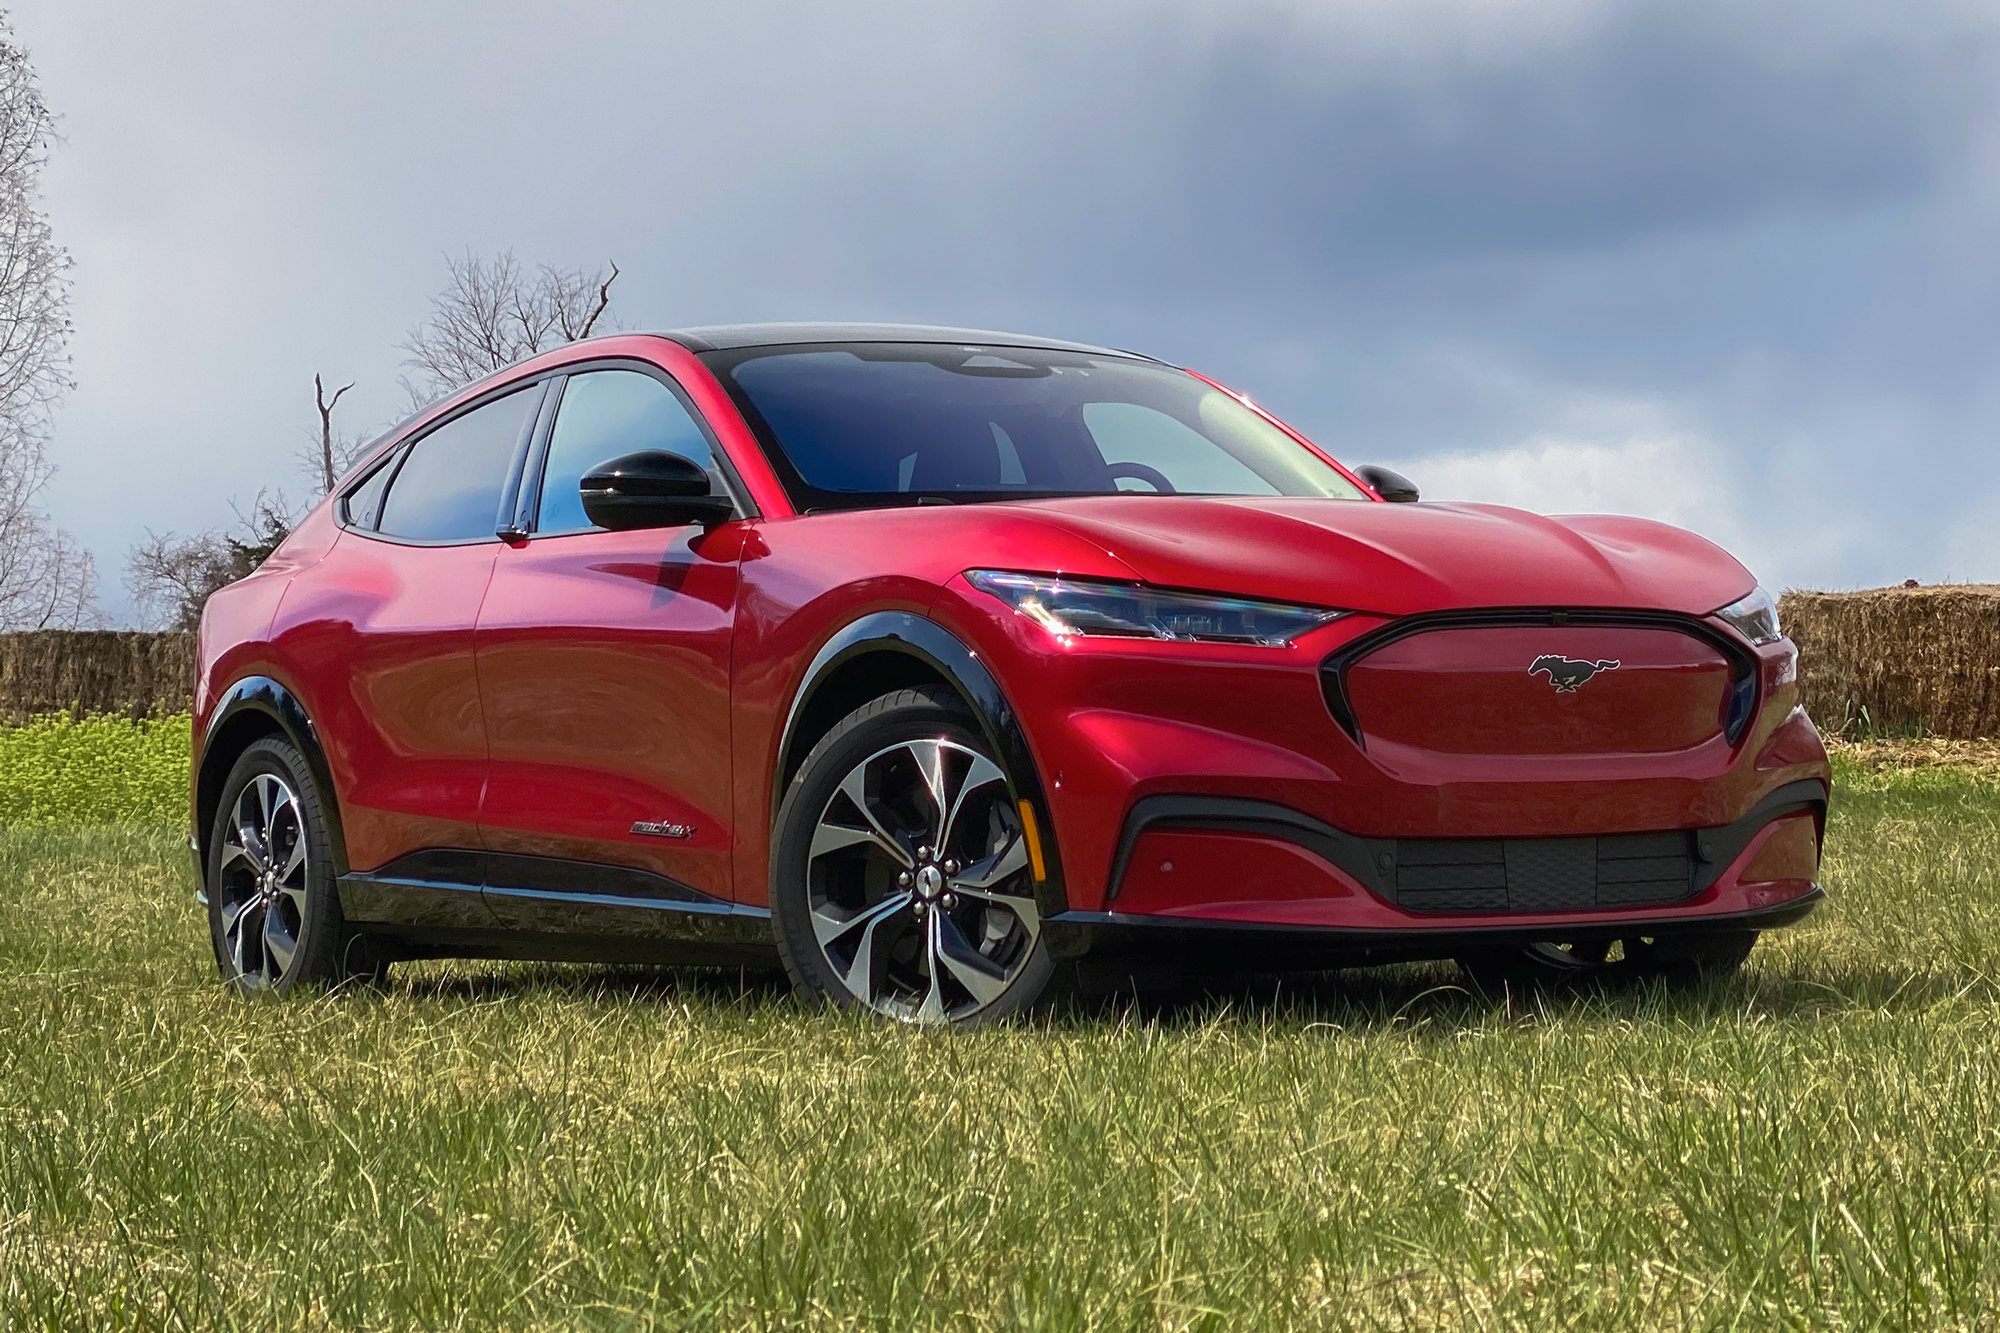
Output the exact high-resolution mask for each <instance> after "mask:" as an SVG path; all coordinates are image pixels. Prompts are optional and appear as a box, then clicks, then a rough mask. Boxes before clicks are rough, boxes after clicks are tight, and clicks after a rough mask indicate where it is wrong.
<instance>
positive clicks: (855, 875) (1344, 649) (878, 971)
mask: <svg viewBox="0 0 2000 1333" xmlns="http://www.w3.org/2000/svg"><path fill="white" fill-rule="evenodd" d="M1415 499H1416V492H1415V490H1414V488H1413V487H1411V486H1410V485H1409V483H1408V482H1406V481H1404V480H1403V479H1402V478H1400V477H1398V476H1396V475H1395V474H1394V473H1392V472H1389V471H1387V470H1386V469H1379V468H1377V469H1371V468H1361V469H1358V470H1352V471H1351V470H1349V469H1347V468H1344V467H1342V466H1341V465H1340V464H1339V463H1337V462H1335V461H1334V460H1333V459H1332V458H1331V457H1329V456H1328V455H1327V454H1325V453H1324V452H1322V451H1321V450H1320V449H1318V448H1316V447H1314V446H1313V445H1312V444H1311V443H1310V442H1308V441H1307V440H1305V439H1303V438H1302V437H1300V436H1299V435H1297V434H1296V433H1295V432H1293V431H1291V430H1289V429H1287V428H1286V427H1285V426H1283V425H1282V424H1281V423H1279V422H1278V421H1276V420H1275V419H1274V418H1272V417H1271V416H1270V415H1269V414H1268V413H1266V412H1264V411H1262V410H1261V409H1259V408H1258V407H1256V406H1255V405H1254V404H1252V403H1251V402H1249V400H1247V399H1245V398H1243V397H1241V396H1239V395H1237V394H1235V393H1232V392H1229V391H1228V390H1225V389H1222V388H1220V387H1218V386H1217V385H1215V384H1214V383H1212V382H1210V381H1208V380H1206V379H1203V378H1202V377H1201V376H1199V375H1195V374H1191V373H1189V372H1187V371H1184V370H1179V369H1176V368H1174V367H1172V366H1168V365H1165V364H1162V363H1161V362H1159V361H1156V360H1153V359H1151V358H1148V357H1144V356H1139V355H1135V354H1132V353H1129V352H1118V351H1111V350H1108V349H1106V348H1102V347H1089V346H1083V345H1079V344H1075V343H1067V342H1060V341H1055V340H1051V339H1043V338H1026V337H1019V336H1015V335H1010V334H998V333H989V332H975V331H968V330H958V329H931V328H912V327H902V326H842V325H787V326H739V327H725V328H705V329H692V330H686V331H682V332H677V333H668V334H661V335H620V336H615V337H609V338H600V339H595V340H592V341H589V342H584V343H578V344H574V345H571V346H568V347H565V348H563V349H561V350H560V351H556V352H552V353H549V354H546V355H543V356H539V357H536V358H535V359H533V360H531V361H528V362H525V363H523V364H521V365H518V366H515V367H513V368H512V369H509V370H506V371H503V372H501V373H499V374H497V375H495V376H493V377H492V378H490V379H488V380H486V381H484V382H482V383H479V384H476V385H474V386H472V387H470V388H468V389H466V390H464V391H463V392H461V393H459V394H458V395H457V396H456V397H454V398H452V399H450V400H449V401H447V402H444V403H441V404H439V405H437V406H435V407H433V408H431V409H429V410H427V411H425V412H424V413H422V414H420V415H419V416H417V417H416V418H414V419H412V420H411V421H409V422H408V423H406V424H405V425H403V426H401V427H399V428H398V429H397V430H395V431H394V432H392V433H391V434H390V435H389V436H388V437H387V438H386V439H385V440H384V441H383V442H382V443H381V444H380V446H379V447H377V448H376V449H374V450H373V452H372V454H371V456H370V457H369V459H368V460H367V462H365V463H364V464H363V465H362V466H361V467H360V468H359V469H357V470H356V472H355V473H354V474H353V475H352V477H350V478H349V479H348V480H347V481H346V482H345V483H344V484H343V485H342V486H341V487H339V488H338V490H337V491H336V493H335V494H334V495H333V496H332V497H330V498H329V499H328V501H327V502H326V503H324V504H322V505H321V506H320V507H319V508H318V509H316V510H315V511H314V512H313V513H312V514H311V516H310V517H308V518H307V519H306V520H305V521H304V522H302V523H301V524H300V525H299V528H298V530H297V531H296V532H294V533H293V534H292V536H291V538H290V540H288V541H287V542H285V544H284V545H283V546H282V547H280V548H279V550H278V552H277V554H276V555H274V556H273V557H272V558H271V559H270V560H269V561H268V562H267V563H266V564H265V565H264V567H263V568H262V569H260V570H258V571H257V573H256V574H254V575H252V576H251V577H250V578H247V579H245V580H243V581H242V582H240V583H237V584H235V585H233V586H231V587H229V588H226V589H224V590H223V591H222V592H220V593H217V594H216V595H215V596H214V597H213V598H212V599H211V600H210V602H209V604H208V609H207V613H206V614H205V616H204V617H203V621H202V631H201V678H200V684H199V689H198V696H197V701H196V710H195V712H196V729H195V748H196V756H197V760H196V764H195V778H194V793H193V804H194V827H195V830H196V836H195V840H194V841H195V849H196V853H197V855H198V857H199V858H200V863H201V869H202V874H203V876H204V880H205V884H206V894H205V898H206V902H207V905H208V913H209V925H210V929H211V933H212V935H213V939H214V944H215V952H216V957H217V960H218V961H219V963H220V965H221V968H222V972H223V974H224V975H225V976H226V977H227V978H228V979H229V980H230V981H231V982H232V983H234V984H235V985H237V986H239V987H241V988H242V989H244V990H259V989H271V990H276V991H280V992H283V991H288V990H291V989H293V988H295V987H297V986H301V985H307V984H312V983H321V982H325V981H328V980H335V979H339V978H341V977H344V976H351V975H355V974H377V973H379V972H380V970H381V969H382V968H384V967H385V966H386V965H387V964H388V963H389V962H390V961H393V960H396V959H404V958H416V957H434V956H444V955H451V956H470V957H491V958H542V959H578V960H641V961H648V962H663V963H711V964H732V965H735V964H757V963H762V964H767V965H768V964H770V963H772V962H775V961H777V960H782V961H783V963H784V965H785V967H786V968H787V969H788V970H789V971H790V973H791V976H792V978H793V980H794V981H795V982H796V983H797V985H798V988H799V989H800V991H802V992H803V993H804V994H806V995H808V996H811V997H814V998H820V999H829V1000H832V1001H835V1002H837V1003H840V1004H843V1005H852V1006H861V1007H867V1008H870V1009H873V1010H877V1011H879V1012H881V1013H884V1014H888V1015H892V1016H895V1017H899V1018H908V1019H916V1020H925V1021H959V1022H963V1021H979V1020H985V1019H990V1018H994V1017H998V1016H1001V1015H1005V1014H1008V1013H1011V1012H1015V1011H1018V1010H1020V1009H1021V1008H1022V1007H1023V1006H1025V1005H1027V1004H1029V1003H1030V1002H1032V1001H1033V1000H1034V999H1035V998H1036V997H1037V996H1038V995H1040V994H1042V993H1044V992H1045V991H1047V990H1048V989H1049V985H1050V982H1051V981H1052V979H1054V978H1056V977H1057V976H1058V974H1063V975H1066V976H1067V977H1069V978H1071V979H1075V978H1079V977H1081V978H1082V979H1084V980H1085V981H1086V982H1087V981H1088V980H1089V978H1090V976H1091V975H1093V974H1096V975H1110V976H1118V975H1129V974H1131V973H1133V972H1134V971H1149V970H1152V969H1154V968H1157V967H1161V966H1189V965H1192V966H1196V967H1200V968H1228V969H1250V970H1258V971H1272V970H1281V969H1305V968H1313V969H1317V968H1329V967H1338V966H1345V965H1352V964H1365V963H1377V962H1388V961H1396V960H1405V959H1420V958H1456V959H1458V960H1459V961H1460V963H1461V964H1462V965H1463V966H1464V967H1465V968H1466V969H1467V970H1468V972H1470V973H1471V975H1472V976H1473V977H1474V979H1476V980H1478V981H1480V982H1482V983H1488V984H1491V983H1498V982H1505V981H1511V980H1523V981H1526V980H1534V979H1540V978H1547V977H1556V976H1564V975H1572V974H1584V973H1600V972H1627V973H1633V972H1638V973H1648V974H1651V973H1660V972H1678V973H1687V972H1691V971H1697V970H1701V969H1704V968H1705V969H1710V970H1714V969H1728V968H1731V967H1734V966H1735V965H1737V964H1739V963H1741V961H1742V960H1743V958H1744V956H1745V955H1746V954H1747V953H1748V952H1749V949H1750V947H1751V944H1752V943H1753V942H1754V940H1755V939H1756V936H1757V932H1759V931H1761V930H1764V929H1767V928H1769V927H1773V926H1778V925H1782V924H1785V923H1787V922H1791V921H1794V920H1796V919H1798V918H1799V917H1801V916H1803V915H1805V914H1806V913H1807V912H1808V911H1810V910H1811V909H1812V907H1813V906H1814V905H1815V903H1816V902H1817V901H1818V899H1819V897H1820V890H1819V889H1818V888H1817V887H1816V886H1815V884H1814V877H1815V874H1816V871H1817V868H1818V863H1819V852H1820V839H1821V833H1822V829H1823V825H1824V821H1825V812H1826V802H1827V795H1828V778H1829V771H1828V766H1827V761H1826V752H1825V750H1824V749H1823V748H1822V746H1821V744H1820V741H1819V737H1818V734H1817V733H1816V732H1815V731H1814V729H1813V726H1812V723H1811V722H1809V721H1808V720H1807V718H1806V715H1805V714H1804V713H1803V712H1802V711H1801V710H1800V708H1799V706H1798V686H1797V680H1796V676H1797V671H1796V668H1797V657H1796V654H1795V652H1794V650H1793V647H1792V644H1791V643H1790V641H1788V640H1787V639H1785V638H1784V637H1782V635H1781V634H1780V632H1779V627H1778V622H1777V615H1776V610H1775V607H1774V606H1773V604H1772V601H1771V598H1770V597H1769V596H1768V595H1767V594H1765V593H1764V592H1763V591H1762V590H1761V589H1759V588H1758V587H1757V586H1756V581H1755V580H1754V579H1753V578H1752V577H1751V576H1750V575H1749V573H1747V572H1746V571H1745V570H1744V568H1743V567H1742V566H1741V565H1740V564H1738V563H1737V562H1736V561H1735V560H1733V559H1731V558H1730V557H1729V556H1728V555H1726V554H1725V553H1723V552H1722V551H1720V550H1718V549H1717V548H1716V547H1714V546H1712V545H1710V544H1709V543H1708V542H1706V541H1703V540H1702V539H1701V538H1699V537H1695V536H1693V535H1691V534H1689V533H1686V532H1682V531H1679V530H1677V529H1674V528H1670V527H1664V526H1662V525H1660V524H1657V523H1650V522H1644V521H1641V520H1638V519H1631V518H1609V517H1601V516H1584V517H1566V518H1542V517H1537V516H1536V515H1533V514H1528V513H1523V512H1520V511H1518V510H1512V509H1501V508H1496V507H1493V506H1487V505H1471V504H1411V503H1386V502H1388V501H1409V500H1415Z"/></svg>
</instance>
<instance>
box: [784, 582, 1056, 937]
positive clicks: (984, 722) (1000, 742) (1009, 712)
mask: <svg viewBox="0 0 2000 1333" xmlns="http://www.w3.org/2000/svg"><path fill="white" fill-rule="evenodd" d="M881 652H893V653H901V654H904V655H906V656H909V657H913V658H916V659H917V660H918V661H921V662H923V663H924V664H926V665H927V666H929V667H930V668H931V669H932V670H934V671H936V672H937V673H938V674H939V675H941V676H943V677H944V678H945V680H947V681H948V682H950V684H951V686H952V688H954V689H956V690H957V691H958V693H959V694H960V696H961V697H963V698H964V700H965V702H966V703H967V705H969V706H970V707H971V709H972V712H973V715H974V717H975V718H976V719H977V720H978V723H979V729H980V731H981V733H982V734H983V735H984V736H985V738H986V743H987V744H988V745H990V746H992V747H993V753H995V754H996V755H998V756H1000V759H1001V762H1002V765H1003V766H1004V767H1005V768H1006V770H1007V775H1008V781H1009V784H1010V786H1011V787H1012V789H1013V790H1012V792H1011V795H1012V796H1013V797H1014V799H1015V800H1017V801H1026V802H1028V803H1029V805H1030V806H1032V807H1033V809H1034V811H1035V820H1036V823H1037V824H1038V825H1039V829H1038V831H1039V833H1040V838H1039V841H1040V842H1041V845H1042V850H1043V859H1044V861H1045V863H1046V869H1047V871H1048V878H1047V879H1045V880H1044V881H1042V883H1040V884H1039V885H1037V886H1036V898H1037V900H1038V902H1039V905H1040V907H1041V909H1042V911H1043V912H1044V913H1045V914H1049V915H1053V914H1054V913H1056V912H1062V911H1067V910H1068V901H1069V900H1068V895H1067V894H1066V893H1065V892H1064V889H1063V878H1062V858H1061V852H1060V849H1059V848H1058V847H1057V846H1056V840H1055V821H1054V819H1053V817H1052V816H1051V814H1050V812H1049V805H1048V800H1047V797H1046V796H1045V795H1044V792H1043V789H1042V780H1041V775H1040V772H1039V770H1038V769H1037V768H1036V767H1035V757H1034V754H1033V753H1032V752H1031V751H1030V750H1029V748H1028V738H1027V734H1026V733H1025V732H1024V731H1023V730H1022V728H1021V720H1020V717H1019V715H1018V714H1017V713H1016V712H1015V711H1014V706H1013V705H1012V704H1011V703H1009V702H1008V700H1007V695H1006V692H1005V691H1003V690H1002V689H1001V688H1000V683H999V682H998V681H997V680H995V679H994V678H993V673H992V672H991V671H988V670H987V669H986V664H985V663H984V662H981V661H980V660H979V655H978V654H977V653H975V652H973V651H972V649H971V648H969V647H967V646H966V645H965V643H964V642H963V641H962V640H961V639H959V637H958V636H957V635H955V634H953V633H952V632H951V631H950V630H948V629H946V628H945V627H944V626H942V625H940V624H938V623H937V622H936V621H934V620H929V619H927V618H925V617H923V616H919V615H915V614H912V613H910V612H907V611H877V612H874V613H872V614H870V615H865V616H863V617H861V618H860V619H859V620H856V621H853V622H851V623H850V624H848V625H846V626H844V627H843V628H842V629H840V630H839V631H837V632H836V633H835V634H834V635H833V636H832V637H831V638H829V639H828V640H827V641H826V642H825V643H824V644H822V645H821V646H820V650H819V652H817V653H816V654H814V656H813V659H812V662H811V664H810V665H808V666H807V667H806V670H805V674H804V675H803V677H802V678H801V682H800V685H799V688H798V690H797V691H796V692H795V693H794V694H793V696H792V702H791V707H790V708H789V709H788V710H787V711H786V714H785V727H784V732H783V739H782V740H781V741H780V742H779V745H778V763H777V767H776V769H775V770H774V771H773V773H772V789H771V811H772V814H773V817H774V818H775V816H776V813H777V810H778V808H779V806H780V804H781V803H782V801H783V798H784V790H783V788H784V783H785V776H786V774H788V773H790V772H791V771H792V768H793V763H794V760H795V759H799V758H803V756H795V755H794V754H793V747H794V737H795V733H796V732H797V729H798V725H799V719H800V717H801V716H802V715H803V714H804V712H805V710H806V707H807V705H808V704H810V703H811V701H812V698H813V695H814V694H815V692H816V691H817V690H818V689H819V688H820V687H821V686H822V685H823V684H825V683H826V682H827V680H828V679H829V678H831V677H832V676H833V674H834V673H835V672H836V671H838V670H839V669H840V667H841V666H842V665H843V664H845V663H847V662H851V661H853V660H854V659H855V658H857V657H861V656H863V655H865V654H869V653H881Z"/></svg>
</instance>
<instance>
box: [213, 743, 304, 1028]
mask: <svg viewBox="0 0 2000 1333" xmlns="http://www.w3.org/2000/svg"><path fill="white" fill-rule="evenodd" d="M306 842H307V839H306V829H305V817H304V815H303V813H302V812H301V811H300V808H299V797H298V793H297V792H295V791H293V790H292V788H291V786H290V785H289V784H287V783H286V782H285V780H284V779H282V778H280V777H278V776H277V775H276V774H273V773H258V774H256V775H254V776H253V777H252V778H251V779H250V780H249V781H248V782H247V783H245V784H244V785H243V789H242V790H241V791H240V792H238V793H237V796H236V804H235V805H234V806H233V807H232V808H231V810H230V812H229V827H228V829H227V831H226V832H225V833H224V835H223V842H222V851H221V855H220V859H219V861H218V863H217V879H218V880H219V884H218V885H217V889H218V892H219V895H220V897H219V905H220V912H221V918H222V943H223V950H224V952H225V953H226V954H227V956H228V958H229V960H230V962H231V964H232V965H233V966H234V967H235V969H236V975H237V977H238V978H239V980H240V982H241V984H242V985H243V986H245V987H246V988H249V989H252V990H270V989H274V988H275V987H277V985H278V984H279V983H280V982H282V981H283V980H284V979H285V977H286V976H287V975H289V974H290V972H291V971H292V967H293V961H294V960H295V959H296V958H297V956H298V951H299V939H300V936H301V934H302V933H303V931H304V928H305V911H306V883H307V879H306V876H307V871H308V869H309V867H308V865H307V863H306V861H307V854H306Z"/></svg>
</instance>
